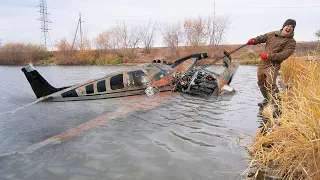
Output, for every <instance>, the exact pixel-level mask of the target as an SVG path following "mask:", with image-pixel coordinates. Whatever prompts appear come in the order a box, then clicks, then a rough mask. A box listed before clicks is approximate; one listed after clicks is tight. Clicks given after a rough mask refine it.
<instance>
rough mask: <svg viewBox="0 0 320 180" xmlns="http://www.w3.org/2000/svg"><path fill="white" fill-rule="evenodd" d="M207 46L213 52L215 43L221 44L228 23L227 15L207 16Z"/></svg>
mask: <svg viewBox="0 0 320 180" xmlns="http://www.w3.org/2000/svg"><path fill="white" fill-rule="evenodd" d="M207 22H208V26H207V27H208V32H210V33H209V45H210V46H209V47H210V50H211V51H212V53H213V54H215V49H216V47H217V45H219V44H221V42H222V41H223V39H224V35H225V34H226V32H227V29H228V27H229V25H230V23H231V22H230V20H229V17H209V18H208V21H207Z"/></svg>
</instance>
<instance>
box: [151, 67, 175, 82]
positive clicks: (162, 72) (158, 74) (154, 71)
mask: <svg viewBox="0 0 320 180" xmlns="http://www.w3.org/2000/svg"><path fill="white" fill-rule="evenodd" d="M146 70H147V71H148V73H149V74H150V75H151V76H153V78H154V79H155V80H156V81H158V80H159V79H161V78H163V77H164V76H166V75H168V74H169V73H170V71H171V69H168V68H166V67H163V66H160V65H157V64H149V65H148V66H146Z"/></svg>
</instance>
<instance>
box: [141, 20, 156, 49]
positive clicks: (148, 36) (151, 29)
mask: <svg viewBox="0 0 320 180" xmlns="http://www.w3.org/2000/svg"><path fill="white" fill-rule="evenodd" d="M155 30H156V23H154V24H153V25H152V24H151V19H150V20H149V23H148V25H147V26H146V27H143V28H141V32H142V33H141V35H142V43H143V45H144V53H147V54H148V53H150V49H151V48H152V46H153V44H154V42H155V39H154V38H155V37H154V35H155Z"/></svg>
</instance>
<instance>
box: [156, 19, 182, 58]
mask: <svg viewBox="0 0 320 180" xmlns="http://www.w3.org/2000/svg"><path fill="white" fill-rule="evenodd" d="M160 31H161V34H162V36H163V41H164V44H165V45H166V46H167V47H168V54H167V56H168V57H167V58H168V59H172V58H176V57H178V56H179V51H178V47H179V45H180V44H181V43H182V42H183V36H184V34H183V31H182V26H181V23H180V22H178V23H174V24H171V25H169V24H168V25H166V26H164V28H163V29H160Z"/></svg>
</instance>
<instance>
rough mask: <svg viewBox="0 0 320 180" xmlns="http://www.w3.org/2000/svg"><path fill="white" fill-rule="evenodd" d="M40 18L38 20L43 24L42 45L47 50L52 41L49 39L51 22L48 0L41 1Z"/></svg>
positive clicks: (41, 27)
mask: <svg viewBox="0 0 320 180" xmlns="http://www.w3.org/2000/svg"><path fill="white" fill-rule="evenodd" d="M39 7H40V10H39V12H40V18H39V19H38V20H39V21H40V22H41V26H40V29H41V38H40V39H41V44H42V45H43V46H44V47H45V48H47V46H48V43H49V41H50V37H49V30H51V29H49V23H51V21H50V20H49V19H48V9H47V1H46V0H40V5H39Z"/></svg>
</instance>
